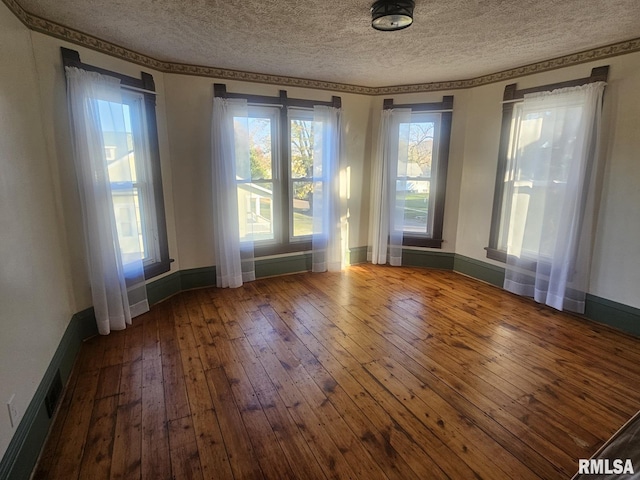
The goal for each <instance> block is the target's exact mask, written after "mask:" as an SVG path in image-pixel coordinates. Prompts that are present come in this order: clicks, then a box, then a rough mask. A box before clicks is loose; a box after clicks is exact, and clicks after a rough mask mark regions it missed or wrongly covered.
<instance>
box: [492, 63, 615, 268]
mask: <svg viewBox="0 0 640 480" xmlns="http://www.w3.org/2000/svg"><path fill="white" fill-rule="evenodd" d="M607 72H608V67H599V68H594V69H593V70H592V72H591V76H589V77H586V78H580V79H576V80H571V81H567V82H562V83H557V84H548V85H541V86H539V87H532V88H528V89H524V90H517V89H516V84H510V85H507V86H506V87H505V92H504V103H503V112H502V131H501V137H500V149H499V153H498V168H497V174H496V184H495V192H494V202H493V213H492V220H491V233H490V237H489V245H488V247H487V249H486V250H487V257H488V258H491V259H494V260H499V261H502V262H505V261H506V255H507V245H508V244H509V243H510V239H512V240H513V241H512V242H511V243H512V244H514V245H518V248H520V249H522V250H523V253H524V255H525V256H526V255H527V252H528V253H529V255H530V256H531V255H532V253H533V252H538V251H541V252H545V251H549V249H550V248H551V242H552V239H553V238H555V231H552V230H553V229H554V228H555V227H554V225H557V222H548V223H547V224H546V226H545V234H544V235H543V236H542V237H535V236H532V235H526V236H525V235H524V231H525V230H524V229H525V226H526V225H528V228H530V229H531V228H533V227H534V226H535V225H538V226H539V225H541V222H542V219H543V213H544V211H545V205H553V204H556V205H557V201H558V199H559V198H560V197H561V196H562V192H563V190H564V188H565V187H566V185H567V182H568V180H569V179H570V178H571V175H572V173H573V172H571V170H570V165H571V162H570V160H571V157H570V156H569V155H568V153H567V150H566V149H565V151H564V153H563V152H559V148H560V147H559V145H560V144H563V145H565V146H568V145H570V144H572V143H575V141H576V131H577V129H578V127H579V126H578V125H577V124H576V123H575V121H576V120H575V119H579V118H580V116H579V115H578V114H579V112H580V110H581V109H582V108H583V107H582V105H581V104H580V103H577V104H574V105H567V106H566V111H565V114H564V118H562V119H559V118H556V115H555V112H554V111H553V110H551V109H549V108H546V107H545V109H542V110H539V111H532V110H531V109H528V110H527V112H526V114H524V115H523V103H522V102H523V99H524V96H525V95H527V94H532V93H537V92H545V91H547V92H551V91H553V90H557V89H559V88H567V87H572V86H579V85H585V84H588V83H594V82H598V81H605V80H606V78H607ZM563 108H565V106H563ZM571 112H573V113H574V114H573V115H571V114H570V113H571ZM572 122H573V123H572ZM551 140H554V142H552V141H551ZM553 145H555V146H553ZM516 158H517V162H516ZM554 198H555V200H554ZM547 210H548V211H549V213H553V209H547ZM556 213H557V211H556Z"/></svg>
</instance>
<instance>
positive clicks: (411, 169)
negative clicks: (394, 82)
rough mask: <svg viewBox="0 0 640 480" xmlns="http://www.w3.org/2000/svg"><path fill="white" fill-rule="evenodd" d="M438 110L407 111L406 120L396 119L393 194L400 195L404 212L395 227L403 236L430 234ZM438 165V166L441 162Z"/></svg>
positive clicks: (435, 170)
mask: <svg viewBox="0 0 640 480" xmlns="http://www.w3.org/2000/svg"><path fill="white" fill-rule="evenodd" d="M441 126H442V118H441V114H440V113H424V112H415V113H413V112H412V113H411V122H410V123H400V125H399V132H398V133H399V138H400V142H399V145H398V149H399V150H402V151H403V152H402V154H399V155H398V162H399V163H403V164H402V165H398V169H397V174H396V196H398V197H402V200H403V202H402V203H403V205H404V209H403V210H404V212H403V215H402V216H400V217H399V218H400V219H401V220H402V222H401V224H400V225H396V229H397V230H399V231H402V233H403V234H404V236H405V237H416V238H425V239H428V238H433V227H434V217H435V211H436V206H435V203H436V202H435V199H436V182H435V179H436V177H437V171H438V165H439V162H438V160H439V159H438V151H439V143H440V131H441ZM441 168H442V166H441Z"/></svg>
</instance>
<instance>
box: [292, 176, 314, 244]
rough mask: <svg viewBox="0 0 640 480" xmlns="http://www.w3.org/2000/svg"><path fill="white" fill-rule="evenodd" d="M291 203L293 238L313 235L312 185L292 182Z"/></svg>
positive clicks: (310, 183)
mask: <svg viewBox="0 0 640 480" xmlns="http://www.w3.org/2000/svg"><path fill="white" fill-rule="evenodd" d="M292 203H293V205H292V209H291V211H292V212H293V236H294V237H300V236H306V235H311V234H312V233H313V209H312V206H313V183H312V182H306V181H305V182H302V181H296V182H293V197H292Z"/></svg>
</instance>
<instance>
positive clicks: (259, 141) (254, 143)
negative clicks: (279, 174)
mask: <svg viewBox="0 0 640 480" xmlns="http://www.w3.org/2000/svg"><path fill="white" fill-rule="evenodd" d="M248 129H249V131H248V134H249V135H248V136H249V158H250V161H251V178H252V179H253V180H263V179H264V180H270V179H272V178H273V158H272V150H273V149H272V141H271V119H270V118H256V117H249V119H248ZM238 175H239V176H241V177H242V178H247V177H246V176H245V175H241V174H240V173H239V174H238Z"/></svg>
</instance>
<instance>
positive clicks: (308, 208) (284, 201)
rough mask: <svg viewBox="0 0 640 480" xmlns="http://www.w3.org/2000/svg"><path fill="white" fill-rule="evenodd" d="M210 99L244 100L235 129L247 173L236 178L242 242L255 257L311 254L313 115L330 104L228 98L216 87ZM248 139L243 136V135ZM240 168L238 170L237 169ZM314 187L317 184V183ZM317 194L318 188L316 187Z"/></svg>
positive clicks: (336, 100)
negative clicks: (240, 132) (246, 157)
mask: <svg viewBox="0 0 640 480" xmlns="http://www.w3.org/2000/svg"><path fill="white" fill-rule="evenodd" d="M214 95H215V96H216V97H221V98H244V99H246V100H247V103H248V109H247V110H248V118H247V119H244V118H235V121H234V128H235V129H236V131H237V130H238V129H246V130H247V131H246V132H243V135H238V137H239V138H248V143H249V144H248V145H246V146H244V145H236V149H243V148H248V149H249V158H250V172H243V171H238V172H237V180H236V181H237V186H238V216H239V217H240V218H239V224H240V240H241V241H242V240H252V241H253V242H254V251H255V254H256V256H263V255H271V254H277V253H286V252H298V251H307V250H311V240H312V234H313V233H314V232H313V194H314V190H315V191H318V185H314V177H313V154H314V124H315V122H314V111H313V107H314V106H315V105H326V106H335V107H340V98H339V97H332V101H330V102H321V101H312V100H303V99H294V98H288V97H287V94H286V91H284V90H281V91H280V96H279V97H268V96H261V95H243V94H237V93H229V92H227V91H226V86H225V85H224V84H215V85H214ZM245 133H246V134H245ZM238 168H240V169H242V167H241V166H238ZM315 181H316V183H317V181H318V179H317V178H316V180H315ZM320 189H321V187H320Z"/></svg>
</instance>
